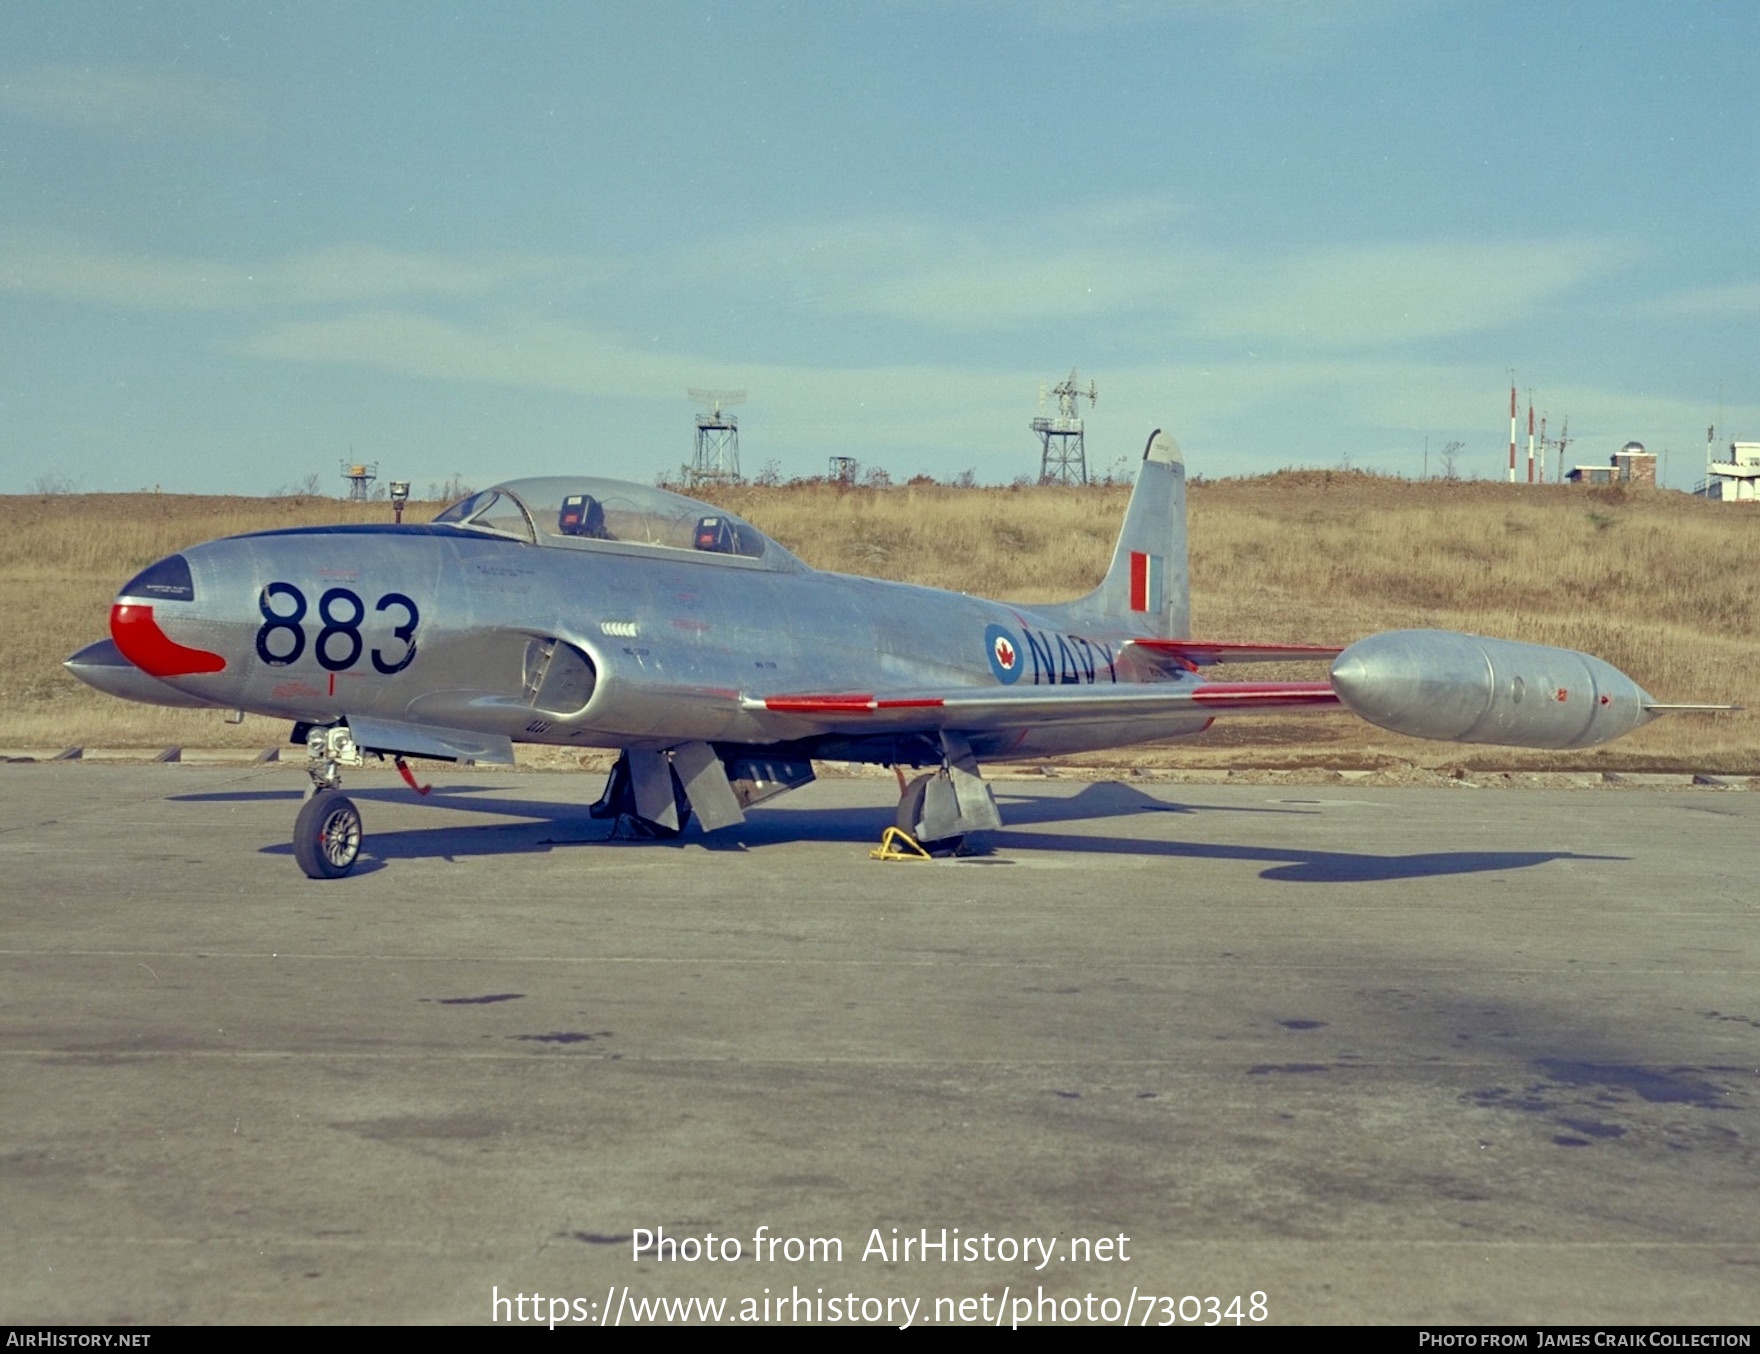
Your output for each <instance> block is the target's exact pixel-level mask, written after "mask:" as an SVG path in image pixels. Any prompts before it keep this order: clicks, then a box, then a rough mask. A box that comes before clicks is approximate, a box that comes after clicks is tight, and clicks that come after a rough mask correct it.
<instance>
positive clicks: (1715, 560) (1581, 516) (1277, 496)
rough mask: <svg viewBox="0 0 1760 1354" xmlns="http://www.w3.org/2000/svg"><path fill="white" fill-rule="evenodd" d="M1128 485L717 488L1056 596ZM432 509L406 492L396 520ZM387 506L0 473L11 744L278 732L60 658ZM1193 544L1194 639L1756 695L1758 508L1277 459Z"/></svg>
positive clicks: (1337, 751) (876, 547) (786, 535)
mask: <svg viewBox="0 0 1760 1354" xmlns="http://www.w3.org/2000/svg"><path fill="white" fill-rule="evenodd" d="M1128 492H1129V491H1128V489H1126V488H1124V487H1119V486H1109V487H1100V488H1093V489H1087V490H1074V491H1072V490H1064V489H1050V488H976V489H973V488H955V487H951V486H944V485H922V484H918V485H907V486H896V487H892V488H885V489H870V488H853V489H839V488H838V487H836V486H831V485H824V484H802V485H783V486H757V485H750V486H744V487H741V488H738V489H732V490H728V491H726V492H725V493H721V494H718V495H717V496H716V497H717V498H718V500H719V501H720V502H721V503H722V504H723V506H725V507H727V508H729V509H732V510H733V511H736V512H739V513H742V514H743V515H745V516H746V517H748V518H749V519H750V520H751V521H753V522H754V523H756V524H757V525H759V526H761V527H762V528H764V529H765V530H766V531H769V532H770V533H772V534H773V535H775V536H776V537H777V538H778V539H779V540H781V541H782V542H783V543H784V544H786V545H787V546H789V548H790V549H792V550H794V551H795V552H796V553H797V554H799V555H800V556H801V557H802V558H804V559H806V560H807V561H808V562H809V563H811V564H814V565H816V566H818V567H821V568H827V569H836V570H841V571H846V572H851V573H864V574H874V575H879V576H883V577H888V578H897V579H902V580H905V581H907V582H912V583H923V584H928V585H931V586H934V587H942V588H955V589H965V590H968V591H972V592H979V593H982V594H984V595H986V596H994V597H1006V598H1010V599H1014V600H1020V601H1049V600H1054V599H1058V598H1064V597H1069V596H1072V595H1075V594H1077V593H1079V592H1082V591H1085V590H1086V589H1088V588H1089V587H1091V586H1093V584H1094V583H1095V582H1096V581H1097V580H1098V578H1099V576H1100V574H1101V573H1102V572H1103V571H1104V568H1105V565H1106V560H1107V558H1108V556H1109V554H1110V552H1111V548H1112V543H1113V538H1114V535H1115V533H1116V531H1117V526H1118V521H1119V517H1120V515H1121V513H1122V512H1123V509H1124V503H1125V498H1126V496H1127V494H1128ZM434 510H435V505H426V506H423V505H415V504H412V505H411V506H410V512H409V520H416V521H421V520H426V519H427V518H428V517H429V516H431V515H432V514H433V512H434ZM389 513H390V510H389V508H388V507H387V506H386V505H385V504H382V503H375V504H349V503H341V502H337V501H336V500H333V499H321V498H270V499H251V498H215V497H185V496H177V495H158V494H131V495H49V496H42V497H0V519H3V520H4V522H5V526H6V530H5V532H4V534H3V535H0V603H3V608H0V617H4V620H3V622H0V625H3V627H4V629H3V631H0V634H3V636H4V638H3V640H0V746H10V747H26V746H31V747H47V746H60V745H65V744H74V743H79V744H88V745H95V746H131V745H132V746H164V745H167V744H172V743H187V744H189V745H192V746H219V745H222V744H227V743H239V742H243V743H248V744H252V745H255V746H267V745H268V744H270V743H275V742H278V741H280V740H281V739H282V738H284V737H285V735H286V730H285V729H284V728H283V727H282V726H281V725H280V724H278V723H271V722H269V721H264V720H259V719H254V718H253V719H251V720H248V721H247V722H246V723H245V724H244V725H241V726H240V725H228V724H224V723H222V721H221V716H220V715H219V713H217V712H212V713H211V712H186V711H175V710H163V709H158V708H154V707H147V706H132V705H127V704H125V703H123V702H119V701H115V700H111V699H109V698H107V697H104V696H101V695H99V694H97V693H96V692H92V691H90V690H88V689H86V688H85V687H83V686H81V685H80V684H79V683H77V682H75V681H74V680H73V679H72V678H71V677H69V676H68V675H67V674H66V673H65V672H64V671H63V670H62V668H61V666H60V664H61V660H62V659H63V658H65V657H66V656H67V655H68V654H70V653H72V652H73V651H74V650H75V649H77V648H79V647H80V646H81V645H83V644H85V643H87V642H89V641H90V640H92V639H96V638H100V637H102V636H103V635H104V633H105V623H106V616H107V614H108V608H109V604H110V600H111V598H112V597H113V596H114V594H115V590H116V588H117V587H118V586H119V585H120V584H121V583H122V582H123V581H124V580H125V579H127V578H128V577H129V576H130V575H131V574H133V573H134V572H135V571H136V570H138V569H139V568H141V567H143V566H144V565H146V564H148V563H150V562H151V561H153V560H154V559H157V558H159V557H160V556H162V555H165V554H168V553H170V552H171V551H173V550H177V549H179V548H181V547H183V546H186V545H190V544H192V543H195V542H197V541H202V540H207V539H210V538H212V537H215V536H221V535H227V534H232V533H236V532H242V531H252V530H260V529H263V528H267V527H274V526H291V525H298V524H307V523H320V522H337V521H361V520H368V521H383V520H387V519H388V517H389ZM1191 543H1192V589H1193V628H1194V630H1195V632H1196V634H1197V635H1198V636H1199V637H1200V638H1206V639H1219V640H1261V641H1268V642H1301V641H1307V642H1337V643H1344V642H1348V641H1350V640H1352V639H1355V638H1358V637H1359V636H1361V635H1364V634H1367V633H1370V632H1372V631H1376V630H1386V629H1394V628H1400V627H1407V626H1434V627H1439V628H1445V629H1457V630H1468V631H1477V632H1481V633H1486V634H1496V635H1503V636H1508V637H1510V638H1516V639H1525V640H1532V641H1536V642H1539V643H1545V644H1558V645H1565V646H1568V647H1571V648H1579V649H1585V650H1588V651H1590V652H1593V653H1596V654H1598V655H1600V656H1601V657H1603V658H1606V659H1607V660H1609V661H1610V662H1612V663H1614V664H1615V665H1617V666H1619V667H1621V668H1623V669H1625V670H1626V671H1627V672H1629V673H1630V674H1631V675H1632V676H1633V677H1634V678H1636V679H1637V680H1638V681H1639V682H1640V683H1641V684H1643V685H1644V686H1645V687H1646V688H1647V689H1648V690H1650V691H1651V692H1652V693H1653V694H1655V695H1656V696H1657V697H1658V698H1659V699H1663V700H1728V701H1738V702H1740V703H1742V704H1745V705H1747V706H1749V707H1750V708H1754V709H1760V664H1757V663H1756V658H1757V656H1760V511H1754V510H1744V509H1742V508H1738V507H1728V506H1723V505H1715V504H1707V503H1701V502H1698V501H1697V500H1694V499H1691V498H1689V497H1687V496H1685V495H1682V494H1677V493H1669V492H1665V491H1656V490H1643V491H1624V490H1621V489H1618V488H1615V489H1608V490H1583V489H1577V488H1573V487H1567V486H1545V487H1541V488H1533V487H1528V486H1509V485H1503V484H1495V483H1486V482H1467V481H1457V482H1440V481H1430V482H1412V481H1405V480H1395V479H1388V478H1383V477H1378V476H1373V475H1366V474H1360V473H1352V472H1348V471H1286V472H1283V473H1281V474H1276V475H1270V476H1263V477H1259V478H1255V479H1244V480H1222V481H1213V482H1199V483H1196V484H1194V485H1193V488H1192V498H1191ZM1255 672H1256V673H1259V674H1262V675H1266V676H1273V675H1276V676H1307V677H1312V676H1317V675H1318V672H1317V671H1315V670H1314V669H1311V668H1310V669H1306V670H1291V671H1288V672H1281V673H1280V672H1276V671H1275V670H1264V669H1256V670H1255ZM1237 675H1242V674H1241V670H1237ZM1751 719H1752V717H1751V716H1748V715H1746V714H1743V715H1735V716H1727V715H1726V716H1718V717H1716V718H1707V717H1691V718H1684V717H1683V718H1675V719H1670V720H1663V721H1659V722H1658V723H1656V724H1653V725H1651V726H1650V727H1649V728H1646V729H1643V730H1640V731H1639V732H1638V733H1637V734H1634V735H1632V736H1631V737H1630V738H1627V739H1624V740H1622V741H1620V742H1618V743H1615V744H1612V745H1611V746H1609V747H1606V748H1602V749H1596V750H1594V751H1592V752H1588V753H1575V754H1569V755H1562V754H1545V753H1525V752H1511V751H1505V750H1502V749H1477V748H1472V749H1468V748H1458V747H1451V746H1447V745H1441V744H1426V743H1418V742H1414V741H1411V740H1406V739H1402V738H1399V737H1397V736H1395V735H1391V734H1385V733H1382V732H1381V731H1379V730H1376V729H1373V728H1370V727H1369V726H1367V725H1364V724H1362V723H1360V722H1358V721H1356V720H1354V719H1352V718H1350V717H1349V716H1335V717H1307V718H1302V719H1288V718H1286V719H1281V720H1279V719H1269V718H1260V719H1252V720H1247V719H1242V720H1236V721H1232V722H1231V721H1226V720H1225V721H1221V722H1219V723H1218V725H1217V727H1216V728H1215V729H1213V730H1211V731H1210V732H1209V733H1208V734H1205V735H1204V736H1203V737H1202V738H1200V739H1197V740H1192V741H1190V742H1186V743H1182V744H1176V745H1170V746H1169V747H1167V748H1165V749H1162V748H1157V749H1151V750H1147V751H1143V752H1137V753H1130V752H1126V753H1122V754H1116V755H1115V756H1114V757H1113V758H1111V760H1115V761H1133V762H1139V763H1143V764H1152V765H1160V766H1166V765H1185V766H1202V767H1221V766H1229V765H1254V766H1285V765H1289V766H1295V765H1325V766H1338V767H1354V766H1378V765H1379V766H1385V765H1391V764H1396V763H1398V762H1401V761H1410V762H1412V763H1414V764H1417V765H1422V766H1427V767H1447V766H1450V765H1460V766H1470V767H1484V766H1507V767H1516V768H1520V767H1529V768H1557V767H1565V766H1572V767H1588V768H1594V769H1616V768H1620V767H1625V768H1628V769H1659V768H1664V767H1679V768H1683V769H1691V770H1714V771H1724V772H1727V773H1731V774H1747V775H1751V774H1756V773H1760V747H1757V746H1756V744H1757V743H1760V737H1757V734H1760V725H1755V724H1754V723H1752V722H1751Z"/></svg>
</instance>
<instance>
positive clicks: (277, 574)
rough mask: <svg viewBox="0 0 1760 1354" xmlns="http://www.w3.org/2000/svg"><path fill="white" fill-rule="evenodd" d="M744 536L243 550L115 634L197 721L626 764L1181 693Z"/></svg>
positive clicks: (1019, 741)
mask: <svg viewBox="0 0 1760 1354" xmlns="http://www.w3.org/2000/svg"><path fill="white" fill-rule="evenodd" d="M513 487H514V488H517V487H518V486H517V485H516V486H513ZM631 493H632V494H641V493H646V494H647V495H648V496H650V497H652V496H654V495H655V494H656V493H657V491H651V490H649V491H642V490H640V489H639V487H634V486H632V487H631ZM668 497H672V496H668ZM677 502H679V503H684V504H689V505H690V508H691V510H693V511H694V510H696V509H701V510H702V513H703V514H705V516H702V517H700V518H699V521H698V526H699V527H700V526H701V523H702V522H703V521H708V520H710V519H709V518H708V517H707V516H706V514H709V513H712V512H714V510H713V509H710V508H708V507H707V506H706V505H701V504H694V503H691V501H690V500H682V499H681V500H677ZM564 511H565V512H566V509H565V510H564ZM527 516H528V517H533V516H536V514H532V513H528V514H527ZM538 520H546V519H543V518H539V519H538ZM612 520H613V522H614V523H616V522H617V520H618V519H617V518H616V516H615V514H614V516H613V519H612ZM735 528H736V529H737V530H738V531H743V533H745V534H744V535H743V536H736V537H734V538H732V539H733V541H734V546H735V547H737V548H729V546H728V540H729V539H730V538H728V537H727V536H726V535H725V534H724V535H723V536H722V537H721V538H720V541H721V547H722V548H719V549H717V548H714V545H715V541H714V540H713V539H712V538H711V537H710V536H709V535H707V534H704V535H702V537H701V539H702V540H703V541H704V543H705V545H704V548H693V546H692V545H691V544H690V543H689V542H688V541H686V542H685V543H683V544H682V545H667V544H659V543H656V541H655V540H652V539H646V540H641V541H632V540H630V539H617V538H607V537H606V536H604V535H594V536H583V535H570V534H561V533H557V532H545V531H543V530H539V531H536V532H528V533H526V535H527V538H526V539H518V538H517V537H516V536H513V535H504V534H498V533H496V532H493V531H485V530H483V529H481V527H480V526H478V525H473V524H472V522H471V521H470V520H469V519H467V520H465V521H462V522H456V521H455V522H452V523H445V522H442V523H440V524H430V525H426V526H405V527H394V526H389V525H386V526H368V527H359V526H356V527H334V528H298V529H291V530H283V531H270V532H263V533H257V534H253V535H247V536H238V537H231V538H227V539H223V540H218V541H213V542H210V543H208V544H205V545H200V546H195V547H192V548H190V549H187V550H184V551H181V552H179V554H178V555H174V556H171V557H168V559H166V560H163V561H160V563H158V564H156V565H154V566H153V567H152V568H150V569H148V570H146V571H144V572H143V573H142V574H141V575H139V576H137V578H136V579H135V580H133V581H131V583H130V584H129V585H127V586H126V587H125V588H124V589H123V592H122V594H121V595H120V596H119V597H118V601H117V606H116V608H115V609H114V611H113V615H112V634H113V637H114V642H115V644H116V646H117V647H118V648H119V649H120V650H121V652H122V653H123V654H124V655H126V656H127V657H128V658H129V659H130V660H131V662H132V663H133V665H134V667H135V668H136V669H138V670H139V671H140V672H142V673H144V674H145V675H146V678H147V679H149V680H150V681H151V682H152V683H153V684H154V685H155V686H157V685H160V684H162V685H163V686H164V687H165V688H167V689H168V690H171V691H175V692H176V693H177V694H178V696H179V697H181V698H182V699H183V700H185V701H189V702H200V703H205V704H211V705H214V706H218V707H224V708H236V709H242V710H247V711H250V712H253V713H256V714H262V715H269V716H277V717H281V718H285V719H288V720H290V721H293V722H295V723H306V724H328V723H333V722H336V721H339V720H344V719H348V718H350V717H355V718H366V717H372V718H379V719H386V720H396V721H401V722H408V723H415V724H422V725H427V726H433V727H438V728H452V729H461V730H471V731H475V732H478V733H483V734H493V735H500V736H505V737H507V738H509V739H511V740H512V741H514V742H538V743H553V744H565V745H575V746H591V747H613V748H629V747H645V746H652V747H660V746H668V745H672V744H676V743H679V742H683V741H690V740H701V741H705V742H710V743H716V744H722V745H727V744H735V745H775V744H800V743H803V742H804V743H806V744H808V746H806V747H805V748H804V749H803V750H804V751H806V752H808V753H809V754H810V755H824V756H841V757H848V758H851V759H872V760H880V761H894V760H898V761H905V760H910V759H911V758H910V756H909V755H908V750H905V755H900V754H901V749H900V748H899V746H898V743H899V739H898V737H897V736H896V734H893V735H889V736H888V737H887V738H885V739H881V740H869V739H866V738H864V737H863V735H862V734H861V733H860V732H859V729H854V728H851V729H845V730H843V731H841V732H830V733H828V732H827V731H826V724H825V721H824V720H822V719H810V718H804V717H803V716H801V715H800V714H798V713H789V712H788V711H786V710H776V709H767V708H752V702H751V701H750V699H749V698H750V697H752V696H759V697H765V696H777V695H784V694H789V693H822V694H839V693H861V692H868V691H874V690H877V689H878V690H885V691H893V692H896V691H909V690H911V689H913V688H921V689H926V690H927V689H934V690H946V689H950V688H963V687H974V688H980V687H998V686H1033V685H1072V684H1073V685H1108V684H1115V683H1130V682H1142V681H1150V680H1153V681H1161V682H1166V681H1168V680H1169V677H1168V676H1167V674H1166V673H1164V672H1161V671H1158V670H1149V669H1143V668H1138V667H1136V666H1133V665H1132V663H1131V662H1130V661H1129V660H1128V659H1127V657H1126V656H1125V655H1124V653H1123V651H1122V649H1121V645H1122V644H1123V642H1124V641H1125V640H1127V639H1129V638H1131V634H1130V633H1129V632H1125V631H1117V632H1108V633H1085V634H1077V633H1071V632H1069V631H1068V630H1065V629H1060V628H1059V627H1058V625H1057V624H1055V623H1054V622H1053V621H1052V620H1049V619H1047V618H1046V617H1044V616H1042V615H1038V614H1035V613H1034V612H1033V611H1032V610H1030V609H1027V608H1023V607H1018V606H1011V605H1008V604H1006V603H1000V602H993V601H986V600H983V599H980V598H974V597H969V596H965V595H962V594H958V593H949V592H943V591H939V590H935V589H929V588H920V587H912V586H908V585H905V584H899V583H889V582H884V581H879V580H874V579H865V578H856V577H850V576H846V575H840V574H831V573H822V572H819V571H816V570H813V569H810V568H808V567H807V566H806V565H804V564H802V563H801V562H800V561H798V560H796V559H795V558H794V557H793V556H792V555H790V554H788V552H787V551H785V550H783V549H782V548H781V547H779V546H776V545H775V543H774V542H770V541H768V540H767V539H764V538H761V537H760V536H758V535H757V534H756V533H755V532H754V531H753V529H752V528H750V527H749V526H746V525H745V524H740V523H735ZM626 529H627V530H631V531H632V532H633V528H626ZM654 534H655V533H650V535H654ZM204 656H205V657H204ZM75 670H76V671H78V670H79V668H78V663H77V659H76V665H75ZM82 675H83V674H82ZM88 680H90V678H88ZM1172 680H1175V681H1178V680H1180V679H1179V678H1178V677H1177V676H1175V677H1174V678H1173V679H1172ZM117 694H134V693H131V692H127V691H121V690H118V692H117ZM140 698H145V699H155V698H158V697H155V696H154V695H153V694H151V693H150V692H149V693H146V694H144V695H142V696H141V697H140ZM1208 722H1209V721H1208V719H1207V718H1206V717H1204V716H1203V715H1200V714H1195V713H1191V712H1186V711H1181V712H1175V713H1168V714H1166V715H1165V716H1162V717H1160V718H1159V719H1158V720H1156V721H1155V723H1156V727H1154V728H1146V727H1145V725H1144V721H1142V720H1140V719H1134V720H1132V721H1130V722H1129V723H1128V724H1119V725H1113V726H1094V725H1089V726H1085V727H1082V728H1080V729H1072V728H1067V727H1064V728H1056V729H1049V728H1047V729H1035V728H1034V727H1031V726H1030V725H1029V726H1026V727H1020V728H1010V729H1002V730H996V731H993V732H990V733H987V734H986V735H984V736H983V737H982V738H981V739H979V740H977V742H978V746H977V748H976V750H977V751H979V752H980V754H981V755H984V756H987V757H996V756H1011V755H1012V756H1039V755H1047V754H1051V753H1056V752H1068V751H1078V750H1083V749H1086V748H1096V747H1107V746H1114V745H1117V744H1121V743H1130V742H1140V741H1142V740H1143V739H1145V738H1154V737H1169V736H1175V735H1178V734H1183V733H1191V732H1196V731H1198V730H1199V729H1202V728H1203V727H1205V726H1206V724H1207V723H1208Z"/></svg>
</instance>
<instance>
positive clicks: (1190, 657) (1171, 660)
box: [1119, 639, 1344, 672]
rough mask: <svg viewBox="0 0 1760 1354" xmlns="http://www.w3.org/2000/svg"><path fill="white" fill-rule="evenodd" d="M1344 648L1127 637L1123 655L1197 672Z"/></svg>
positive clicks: (1320, 655) (1316, 658) (1328, 654)
mask: <svg viewBox="0 0 1760 1354" xmlns="http://www.w3.org/2000/svg"><path fill="white" fill-rule="evenodd" d="M1343 652H1344V650H1343V649H1338V648H1333V647H1331V646H1329V645H1324V644H1220V643H1214V642H1212V641H1209V640H1201V639H1127V640H1126V641H1125V642H1124V643H1123V644H1122V645H1120V646H1119V657H1120V658H1121V659H1132V658H1134V659H1137V660H1138V661H1140V662H1142V663H1144V664H1145V665H1146V666H1148V667H1150V668H1153V669H1156V670H1158V671H1161V672H1180V671H1184V672H1196V671H1197V670H1198V669H1199V668H1207V667H1211V666H1213V665H1215V664H1217V663H1277V662H1316V663H1319V662H1326V663H1330V662H1331V661H1332V660H1333V659H1335V658H1337V657H1338V656H1339V654H1341V653H1343Z"/></svg>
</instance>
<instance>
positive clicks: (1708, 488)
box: [1693, 442, 1760, 503]
mask: <svg viewBox="0 0 1760 1354" xmlns="http://www.w3.org/2000/svg"><path fill="white" fill-rule="evenodd" d="M1693 492H1694V493H1696V494H1697V495H1699V497H1700V498H1708V499H1710V500H1712V501H1713V502H1714V503H1760V442H1731V443H1730V444H1729V459H1728V460H1727V461H1707V462H1706V465H1705V479H1704V481H1703V482H1702V483H1701V484H1700V485H1699V487H1698V488H1697V489H1695V490H1693Z"/></svg>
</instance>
